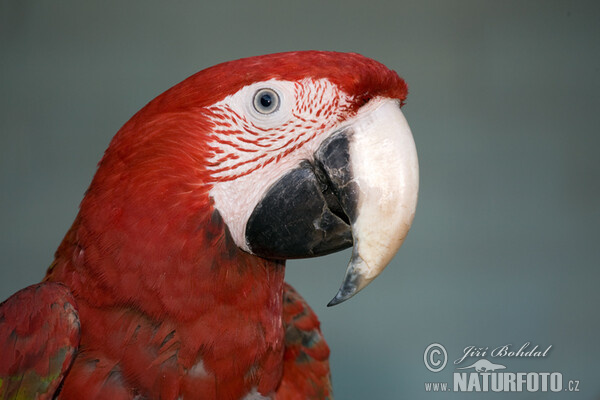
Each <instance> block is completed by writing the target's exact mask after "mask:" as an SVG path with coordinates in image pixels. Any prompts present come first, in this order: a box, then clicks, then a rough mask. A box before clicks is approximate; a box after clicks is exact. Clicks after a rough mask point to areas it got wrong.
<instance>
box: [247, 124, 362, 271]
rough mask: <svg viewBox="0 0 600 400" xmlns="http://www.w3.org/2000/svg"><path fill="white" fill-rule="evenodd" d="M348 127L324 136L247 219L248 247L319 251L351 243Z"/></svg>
mask: <svg viewBox="0 0 600 400" xmlns="http://www.w3.org/2000/svg"><path fill="white" fill-rule="evenodd" d="M351 187H352V183H351V171H350V163H349V154H348V137H347V133H344V132H339V133H337V134H334V135H332V136H331V137H330V138H328V139H327V140H326V141H325V142H324V143H323V144H322V145H321V146H320V147H319V149H318V150H317V152H316V153H315V157H314V160H311V161H308V160H307V161H303V162H302V163H301V164H300V165H299V166H298V167H297V168H295V169H293V170H291V171H290V172H288V173H287V174H286V175H284V176H283V177H282V178H281V179H279V180H278V181H277V182H276V183H275V184H274V185H273V186H271V188H270V189H269V190H268V191H267V193H266V194H265V196H264V197H263V199H262V200H261V201H260V202H259V203H258V205H257V206H256V208H255V209H254V211H253V212H252V214H251V215H250V218H249V219H248V223H247V225H246V240H247V244H248V247H249V249H250V251H251V252H252V253H254V254H256V255H258V256H261V257H266V258H276V259H277V258H283V259H286V258H305V257H314V256H321V255H325V254H329V253H333V252H336V251H339V250H342V249H346V248H348V247H351V246H352V244H353V241H352V229H351V222H352V220H353V218H354V214H355V204H356V197H355V196H354V195H353V193H354V191H352V190H349V188H351Z"/></svg>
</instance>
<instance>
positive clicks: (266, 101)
mask: <svg viewBox="0 0 600 400" xmlns="http://www.w3.org/2000/svg"><path fill="white" fill-rule="evenodd" d="M271 103H273V99H271V95H270V94H268V93H265V94H263V95H262V96H260V104H261V105H262V106H263V107H269V106H270V105H271Z"/></svg>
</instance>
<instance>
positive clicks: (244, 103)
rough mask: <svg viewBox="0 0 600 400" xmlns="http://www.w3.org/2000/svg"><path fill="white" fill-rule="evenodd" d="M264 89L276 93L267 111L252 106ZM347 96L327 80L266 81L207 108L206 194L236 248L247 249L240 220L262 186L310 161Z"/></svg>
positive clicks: (347, 101)
mask: <svg viewBox="0 0 600 400" xmlns="http://www.w3.org/2000/svg"><path fill="white" fill-rule="evenodd" d="M265 88H266V89H271V90H272V91H273V92H275V93H277V94H278V96H279V106H278V108H277V110H276V111H274V112H272V113H269V114H263V113H261V112H259V111H257V110H256V109H255V106H254V97H255V95H256V93H257V92H259V91H260V90H261V89H265ZM350 100H351V99H349V98H348V96H347V95H346V94H345V93H343V92H341V91H340V90H339V89H338V88H337V86H335V85H334V84H332V83H331V82H330V81H328V80H327V79H319V80H312V79H304V80H302V81H298V82H295V81H294V82H290V81H278V80H269V81H265V82H258V83H255V84H252V85H249V86H246V87H244V88H242V89H240V90H239V91H238V92H237V93H235V94H233V95H230V96H228V97H226V98H225V99H223V100H222V101H220V102H218V103H216V104H214V105H213V106H210V107H208V109H207V110H208V112H209V117H210V118H211V120H212V122H213V123H214V124H215V128H214V129H213V132H212V134H211V136H212V139H213V140H212V141H211V142H210V143H209V146H210V149H211V151H212V153H213V156H212V157H211V158H210V159H209V160H208V170H209V172H210V174H211V181H212V183H213V187H212V189H211V190H210V195H211V196H212V198H213V199H214V201H215V208H216V209H217V210H218V211H219V213H220V214H221V217H222V218H223V220H224V221H225V223H226V224H227V226H228V228H229V231H230V233H231V235H232V237H233V240H234V241H235V243H236V244H237V245H238V247H240V248H241V249H244V250H246V251H249V248H248V245H247V243H246V238H245V231H246V222H247V221H248V218H249V217H250V215H251V213H252V211H253V210H254V208H255V207H256V205H257V204H258V202H259V201H260V199H261V198H262V196H263V195H264V193H265V192H266V191H267V189H268V188H269V187H270V186H271V185H272V184H274V183H275V182H276V181H277V180H278V179H279V178H281V177H282V176H283V175H284V174H285V173H286V172H288V171H289V170H291V169H293V168H295V167H296V166H298V165H299V164H300V162H301V161H302V160H312V158H313V154H314V152H315V151H316V149H317V148H318V147H319V145H320V144H321V143H322V141H323V140H324V139H325V138H326V137H327V134H328V133H329V132H330V131H331V130H332V129H333V128H334V127H336V126H337V125H338V124H339V123H340V121H341V119H342V114H343V112H344V111H347V109H348V106H349V104H350Z"/></svg>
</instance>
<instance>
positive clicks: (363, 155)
mask: <svg viewBox="0 0 600 400" xmlns="http://www.w3.org/2000/svg"><path fill="white" fill-rule="evenodd" d="M378 103H379V104H374V105H372V106H371V104H368V106H369V107H364V108H365V109H364V110H363V109H361V110H359V112H358V114H357V117H356V119H355V120H354V121H353V122H352V125H351V129H352V131H353V134H352V136H351V138H350V146H349V147H350V148H349V152H350V163H351V166H352V176H353V178H354V179H353V180H354V182H355V183H356V186H357V187H358V191H359V193H358V206H357V214H356V220H355V221H354V222H353V223H352V236H353V241H354V247H353V252H352V258H351V259H350V263H349V265H348V269H347V270H346V275H345V277H344V281H343V283H342V286H341V287H340V290H339V292H338V293H337V295H336V296H335V297H334V298H333V300H331V302H330V303H329V304H328V305H329V306H332V305H335V304H338V303H341V302H342V301H344V300H347V299H349V298H350V297H352V296H353V295H355V294H356V293H358V292H359V291H360V290H361V289H363V288H364V287H365V286H367V285H368V284H369V283H370V282H371V281H372V280H373V279H375V277H377V275H379V274H380V273H381V271H383V269H384V268H385V267H386V266H387V265H388V263H389V262H390V261H391V260H392V258H393V257H394V255H395V254H396V252H397V251H398V249H399V248H400V246H402V243H403V242H404V239H405V238H406V235H407V234H408V230H409V229H410V227H411V224H412V221H413V218H414V215H415V210H416V207H417V197H418V191H419V164H418V160H417V150H416V147H415V142H414V139H413V136H412V133H411V131H410V127H409V126H408V123H407V121H406V118H404V114H403V113H402V111H401V110H400V107H399V104H398V101H397V100H393V99H382V100H379V101H378Z"/></svg>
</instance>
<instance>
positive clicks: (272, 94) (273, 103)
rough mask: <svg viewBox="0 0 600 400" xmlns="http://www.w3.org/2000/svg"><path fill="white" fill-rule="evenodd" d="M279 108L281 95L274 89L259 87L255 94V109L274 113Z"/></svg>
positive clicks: (260, 111) (262, 112)
mask: <svg viewBox="0 0 600 400" xmlns="http://www.w3.org/2000/svg"><path fill="white" fill-rule="evenodd" d="M278 108H279V95H278V94H277V92H276V91H274V90H273V89H266V88H265V89H259V90H258V91H257V92H256V93H255V94H254V109H255V110H256V111H258V112H259V113H261V114H272V113H274V112H275V111H277V109H278Z"/></svg>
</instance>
